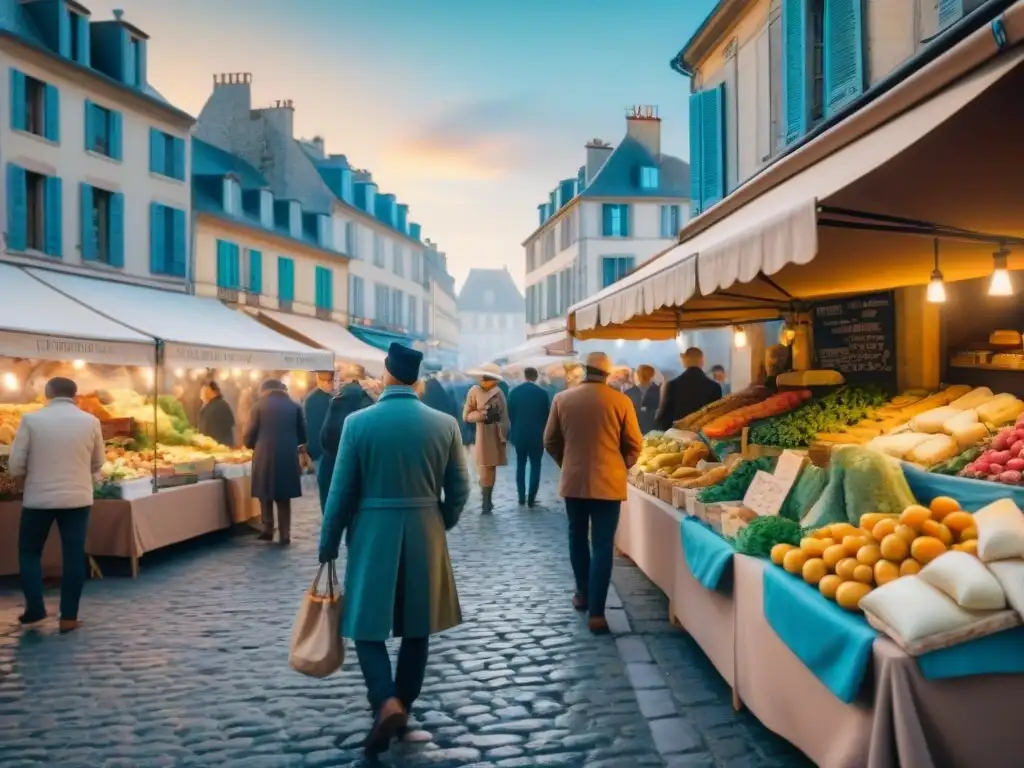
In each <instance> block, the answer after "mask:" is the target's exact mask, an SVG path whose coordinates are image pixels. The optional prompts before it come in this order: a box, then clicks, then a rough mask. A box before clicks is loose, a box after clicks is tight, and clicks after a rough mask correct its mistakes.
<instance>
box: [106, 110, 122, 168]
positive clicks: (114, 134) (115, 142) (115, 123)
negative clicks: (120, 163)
mask: <svg viewBox="0 0 1024 768" xmlns="http://www.w3.org/2000/svg"><path fill="white" fill-rule="evenodd" d="M121 121H122V118H121V113H120V112H114V111H111V112H110V134H109V141H110V157H111V158H112V159H114V160H120V159H121V143H122V141H123V139H122V128H121V125H122V122H121Z"/></svg>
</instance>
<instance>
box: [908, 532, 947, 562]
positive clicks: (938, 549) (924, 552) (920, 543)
mask: <svg viewBox="0 0 1024 768" xmlns="http://www.w3.org/2000/svg"><path fill="white" fill-rule="evenodd" d="M945 552H946V545H945V544H944V543H943V542H942V541H941V540H940V539H937V538H935V537H934V536H918V537H917V538H916V539H914V543H913V544H911V545H910V556H911V557H912V558H914V559H915V560H917V562H919V563H920V564H921V565H928V563H930V562H931V561H932V560H934V559H935V558H936V557H939V556H940V555H942V554H945Z"/></svg>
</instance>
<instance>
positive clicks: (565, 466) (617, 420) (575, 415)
mask: <svg viewBox="0 0 1024 768" xmlns="http://www.w3.org/2000/svg"><path fill="white" fill-rule="evenodd" d="M544 448H545V450H547V452H548V453H550V454H551V456H552V458H553V459H554V460H555V462H556V463H557V464H558V466H559V467H561V468H562V476H561V479H560V480H559V484H558V493H559V495H560V496H562V498H567V499H604V500H607V501H615V500H622V501H625V499H626V476H627V474H628V472H629V468H630V467H631V466H633V464H635V463H636V460H637V457H638V456H639V455H640V451H641V450H642V448H643V435H641V434H640V425H639V424H638V423H637V420H636V410H635V409H634V408H633V403H632V402H630V400H629V398H628V397H626V396H625V395H624V394H622V393H621V392H617V391H616V390H614V389H612V388H611V387H609V386H608V385H607V384H605V383H604V380H603V379H601V380H590V379H588V380H585V381H583V382H582V383H580V384H579V386H576V387H573V388H572V389H567V390H566V391H564V392H559V393H558V394H557V395H555V399H554V401H553V402H552V403H551V415H550V416H549V417H548V425H547V428H546V429H545V430H544Z"/></svg>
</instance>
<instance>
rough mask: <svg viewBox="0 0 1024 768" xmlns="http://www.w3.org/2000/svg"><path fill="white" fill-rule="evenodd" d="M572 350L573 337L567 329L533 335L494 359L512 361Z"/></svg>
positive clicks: (561, 353) (569, 352)
mask: <svg viewBox="0 0 1024 768" xmlns="http://www.w3.org/2000/svg"><path fill="white" fill-rule="evenodd" d="M571 352H572V338H571V337H570V336H569V334H568V333H567V332H566V331H564V330H558V331H549V332H548V333H542V334H540V335H538V336H533V337H532V338H529V339H527V340H526V341H524V342H523V343H522V344H519V345H517V346H515V347H512V349H506V350H505V351H504V352H501V353H500V354H498V355H495V357H494V359H495V360H505V361H507V362H509V363H512V362H515V361H517V360H521V359H524V358H527V357H537V356H542V355H546V354H554V355H564V354H571Z"/></svg>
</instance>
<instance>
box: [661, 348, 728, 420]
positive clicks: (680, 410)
mask: <svg viewBox="0 0 1024 768" xmlns="http://www.w3.org/2000/svg"><path fill="white" fill-rule="evenodd" d="M680 357H681V358H682V361H683V372H682V373H681V374H679V375H678V376H676V377H675V378H674V379H672V381H670V382H668V383H667V384H665V386H664V387H663V388H662V398H661V405H660V406H659V407H658V413H657V416H656V417H655V422H656V424H657V426H658V429H662V430H664V429H669V428H670V427H671V426H672V424H673V422H675V421H678V420H679V419H681V418H683V417H685V416H689V415H690V414H691V413H693V412H694V411H699V410H700V409H701V408H703V407H704V406H705V405H709V404H710V403H713V402H715V400H721V399H722V387H721V386H720V385H719V383H718V382H717V381H715V380H714V379H710V378H708V375H707V374H706V373H704V352H702V351H701V350H700V349H698V348H697V347H690V348H689V349H688V350H686V351H685V352H684V353H683V354H682V355H681V356H680Z"/></svg>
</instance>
